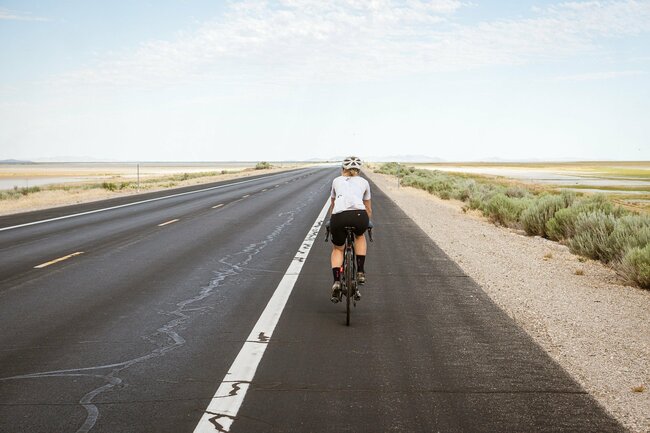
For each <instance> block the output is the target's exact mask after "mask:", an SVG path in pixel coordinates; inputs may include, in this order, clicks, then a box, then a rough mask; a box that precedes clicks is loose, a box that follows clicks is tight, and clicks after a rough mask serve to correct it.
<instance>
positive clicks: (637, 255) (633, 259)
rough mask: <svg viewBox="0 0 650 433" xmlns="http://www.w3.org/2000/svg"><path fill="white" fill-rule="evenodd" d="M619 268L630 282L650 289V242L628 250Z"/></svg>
mask: <svg viewBox="0 0 650 433" xmlns="http://www.w3.org/2000/svg"><path fill="white" fill-rule="evenodd" d="M617 269H618V271H619V273H620V274H621V275H622V276H623V277H624V278H625V279H626V280H628V281H629V282H631V283H635V284H638V285H639V287H642V288H644V289H650V244H647V245H646V246H645V247H634V248H630V249H629V250H627V252H626V253H625V255H624V256H623V259H622V260H621V262H620V263H619V265H618V266H617Z"/></svg>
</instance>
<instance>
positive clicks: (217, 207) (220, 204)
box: [212, 203, 223, 209]
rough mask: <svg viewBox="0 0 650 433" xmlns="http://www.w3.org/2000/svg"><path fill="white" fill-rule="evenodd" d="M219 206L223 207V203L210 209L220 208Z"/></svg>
mask: <svg viewBox="0 0 650 433" xmlns="http://www.w3.org/2000/svg"><path fill="white" fill-rule="evenodd" d="M221 206H223V203H219V204H218V205H216V206H212V209H216V208H218V207H221Z"/></svg>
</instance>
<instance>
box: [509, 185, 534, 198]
mask: <svg viewBox="0 0 650 433" xmlns="http://www.w3.org/2000/svg"><path fill="white" fill-rule="evenodd" d="M505 194H506V195H507V196H508V197H512V198H524V197H528V196H530V191H528V190H527V189H525V188H522V187H520V186H509V187H508V188H507V189H506V193H505Z"/></svg>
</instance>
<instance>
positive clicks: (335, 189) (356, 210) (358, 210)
mask: <svg viewBox="0 0 650 433" xmlns="http://www.w3.org/2000/svg"><path fill="white" fill-rule="evenodd" d="M361 165H362V164H361V160H360V159H359V158H357V157H356V156H350V157H347V158H345V159H344V160H343V164H342V166H341V176H339V177H337V178H336V179H334V181H332V193H331V200H332V202H331V204H330V208H329V213H330V214H331V218H330V232H331V234H332V244H333V245H332V255H331V264H332V274H333V276H334V284H333V285H332V298H331V300H332V302H334V303H336V302H338V301H339V294H340V290H341V267H342V266H343V247H344V244H345V236H346V233H345V227H355V230H354V234H355V240H354V253H355V255H356V257H357V271H358V273H357V283H359V284H363V283H365V282H366V275H365V271H364V263H365V260H366V250H367V244H366V238H365V236H364V233H365V231H366V230H367V229H368V224H369V222H370V217H371V216H372V207H371V204H370V185H369V184H368V181H367V180H366V179H364V178H362V177H361V176H359V171H360V170H361ZM360 296H361V294H360V293H359V292H357V294H356V295H355V298H356V299H359V298H360Z"/></svg>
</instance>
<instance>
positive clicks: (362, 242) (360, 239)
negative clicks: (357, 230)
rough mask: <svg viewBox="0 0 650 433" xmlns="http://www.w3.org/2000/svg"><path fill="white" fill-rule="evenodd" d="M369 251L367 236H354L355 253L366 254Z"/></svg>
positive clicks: (358, 254)
mask: <svg viewBox="0 0 650 433" xmlns="http://www.w3.org/2000/svg"><path fill="white" fill-rule="evenodd" d="M367 251H368V244H367V243H366V236H365V235H361V236H355V237H354V254H356V255H357V256H365V255H366V252H367Z"/></svg>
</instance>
